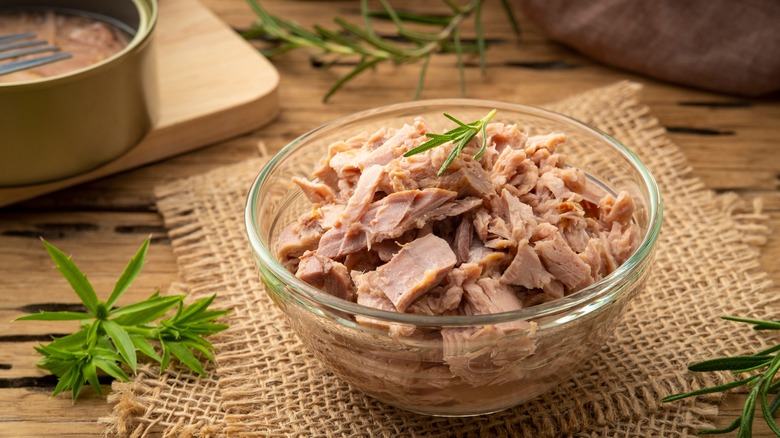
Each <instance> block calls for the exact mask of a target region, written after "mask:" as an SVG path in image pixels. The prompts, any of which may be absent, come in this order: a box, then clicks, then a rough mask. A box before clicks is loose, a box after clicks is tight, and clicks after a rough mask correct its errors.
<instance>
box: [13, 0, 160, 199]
mask: <svg viewBox="0 0 780 438" xmlns="http://www.w3.org/2000/svg"><path fill="white" fill-rule="evenodd" d="M44 9H52V10H54V11H55V12H60V13H66V14H75V15H86V16H88V17H89V16H91V17H95V18H98V19H104V20H105V21H108V22H109V23H116V24H117V25H120V26H121V27H122V28H125V29H127V30H128V31H129V32H131V35H132V37H131V40H130V42H129V44H128V45H127V46H126V47H125V48H124V49H122V50H121V51H120V52H118V53H116V54H114V55H113V56H110V57H108V58H106V59H104V60H102V61H100V62H97V63H95V64H92V65H89V66H87V67H84V68H82V69H78V70H75V71H71V72H66V73H63V74H61V75H58V76H53V77H46V78H40V79H35V80H31V81H24V82H5V83H0V187H8V186H20V185H29V184H37V183H43V182H48V181H53V180H57V179H61V178H66V177H69V176H74V175H77V174H80V173H83V172H86V171H89V170H91V169H93V168H96V167H99V166H100V165H102V164H105V163H107V162H109V161H112V160H114V159H116V158H117V157H119V156H120V155H122V154H124V153H125V152H127V151H128V150H130V149H131V148H132V147H133V146H135V145H136V144H137V143H138V142H139V141H140V140H141V139H142V138H143V137H144V135H146V134H147V133H148V132H149V130H150V129H151V128H152V126H154V123H155V121H156V118H157V80H156V66H155V56H154V48H153V34H154V28H155V25H156V22H157V3H156V1H155V0H111V1H105V0H0V13H2V12H11V11H38V10H44Z"/></svg>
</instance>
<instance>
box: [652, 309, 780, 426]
mask: <svg viewBox="0 0 780 438" xmlns="http://www.w3.org/2000/svg"><path fill="white" fill-rule="evenodd" d="M722 319H725V320H727V321H735V322H741V323H746V324H752V325H753V326H754V327H753V328H754V329H758V328H764V329H766V330H777V328H776V327H775V325H777V324H778V322H777V321H764V320H756V319H746V318H736V317H731V316H724V317H722ZM777 351H780V345H775V346H773V347H769V348H766V349H764V350H761V351H759V352H758V353H755V354H753V355H751V356H732V357H721V358H716V359H711V360H707V361H704V362H699V363H696V364H693V365H690V366H689V367H688V369H689V370H691V371H695V372H703V371H730V372H731V373H732V374H734V375H737V374H740V373H746V372H753V371H756V373H754V374H753V375H751V376H749V377H746V378H743V379H739V380H735V381H733V382H730V383H726V384H723V385H718V386H713V387H709V388H703V389H699V390H696V391H691V392H687V393H681V394H673V395H669V396H667V397H664V398H663V399H662V400H661V401H662V402H671V401H676V400H680V399H683V398H686V397H693V396H697V395H702V394H711V393H715V392H724V391H728V390H730V389H733V388H737V387H740V386H747V387H749V388H750V392H749V393H748V396H747V398H746V399H745V402H744V404H743V406H742V411H741V413H740V415H739V417H737V418H736V419H735V420H734V421H733V422H732V423H731V424H729V425H728V426H726V427H724V428H721V429H704V430H700V431H699V432H698V433H699V434H700V435H715V434H723V433H728V432H732V431H734V430H737V429H738V431H737V437H738V438H750V437H752V435H753V420H754V418H755V411H756V404H757V403H759V404H760V405H761V408H760V409H761V413H762V416H763V418H764V421H765V422H766V423H767V425H768V426H769V428H770V429H771V430H772V431H773V432H774V433H775V434H776V435H777V436H778V437H780V426H778V424H777V422H776V421H775V419H774V414H775V412H776V411H777V409H778V408H780V394H775V397H774V399H773V400H772V402H771V403H770V402H769V394H771V393H775V392H777V391H778V390H780V382H775V379H776V376H777V373H778V370H780V353H778V354H775V355H774V356H770V353H775V352H777Z"/></svg>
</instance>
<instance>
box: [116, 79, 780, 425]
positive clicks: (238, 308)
mask: <svg viewBox="0 0 780 438" xmlns="http://www.w3.org/2000/svg"><path fill="white" fill-rule="evenodd" d="M639 88H640V87H639V85H637V84H633V83H628V82H622V83H618V84H615V85H612V86H609V87H606V88H602V89H597V90H593V91H590V92H588V93H585V94H582V95H579V96H575V97H572V98H570V99H568V100H565V101H562V102H559V103H556V104H554V105H550V106H549V108H551V109H553V110H556V111H558V112H561V113H564V114H568V115H570V116H573V117H575V118H577V119H580V120H582V121H585V122H586V123H589V124H591V125H594V126H597V127H598V128H600V129H602V130H603V131H605V132H607V133H609V134H611V135H613V136H614V137H616V138H617V139H619V140H621V141H623V142H624V143H625V144H627V145H630V147H631V148H632V149H633V150H634V151H635V152H636V153H637V154H638V155H639V156H640V157H641V158H642V160H643V161H644V162H645V163H646V164H647V166H648V167H649V168H650V169H651V171H652V172H653V174H654V175H655V177H656V178H657V180H658V184H659V185H660V187H661V191H662V194H663V198H664V202H665V206H664V207H665V208H664V210H665V211H664V225H663V231H662V234H661V238H660V241H659V243H658V250H657V258H656V268H655V271H654V274H653V276H652V278H651V280H650V282H649V283H648V286H647V288H646V290H645V291H644V292H643V293H642V294H640V295H639V296H638V297H637V298H636V299H635V300H634V302H633V303H632V305H631V306H630V307H629V309H628V311H627V312H626V314H625V315H624V316H623V319H622V321H621V323H620V325H619V326H618V328H617V330H616V331H615V333H614V335H613V336H612V337H611V339H610V340H609V341H608V342H607V344H606V345H605V346H604V347H603V348H602V349H601V350H600V352H599V353H598V354H597V355H596V356H595V357H593V359H592V360H591V361H589V362H588V363H585V364H583V365H582V366H581V368H580V369H579V370H578V371H577V373H576V374H575V376H574V378H573V379H572V380H570V381H568V382H566V383H564V384H562V385H560V387H558V388H557V389H556V390H553V391H552V392H550V393H548V394H546V395H545V396H543V397H541V398H539V399H537V400H535V401H532V402H530V403H527V404H524V405H522V406H518V407H516V408H514V409H510V410H507V411H504V412H500V413H497V414H493V415H488V416H480V417H473V418H436V417H426V416H421V415H415V414H410V413H406V412H403V411H401V410H398V409H395V408H393V407H390V406H387V405H385V404H382V403H380V402H377V401H375V400H373V399H371V398H368V397H367V396H364V395H362V394H361V393H358V392H357V391H354V390H352V389H350V387H349V386H348V385H347V384H346V383H344V382H342V381H341V380H340V379H338V378H337V377H335V376H334V375H332V374H331V373H330V372H328V371H327V370H325V369H324V368H322V367H321V366H320V364H319V363H318V362H317V360H316V359H315V358H314V357H313V356H312V355H311V354H309V353H308V352H307V351H306V349H305V348H304V347H303V345H302V344H301V343H300V342H299V341H298V340H297V339H296V337H295V335H294V334H293V333H292V332H291V330H290V329H289V328H288V326H287V324H286V321H285V319H284V316H283V315H282V313H281V312H280V311H279V310H278V309H277V308H276V307H275V306H274V305H273V303H272V302H271V300H270V299H269V298H268V297H267V296H266V294H265V292H264V291H263V286H262V284H261V282H260V281H259V279H258V276H257V270H256V267H255V265H254V263H253V260H252V255H251V251H250V248H249V245H248V243H247V241H246V238H245V232H244V225H243V211H244V201H245V196H246V193H247V191H248V188H249V186H250V184H251V182H252V180H253V178H254V177H255V175H256V174H257V173H258V172H259V170H260V168H261V166H262V164H263V162H264V161H265V159H264V158H260V159H253V160H248V161H246V162H243V163H240V164H236V165H232V166H228V167H225V168H221V169H217V170H214V171H212V172H209V173H207V174H204V175H201V176H196V177H193V178H189V179H185V180H181V181H178V182H175V183H173V184H170V185H167V186H164V187H160V188H159V189H158V190H157V196H158V198H159V200H158V206H159V209H160V212H161V213H162V215H163V217H164V218H165V224H166V226H167V227H168V229H169V234H170V237H171V239H172V242H173V247H174V250H175V252H176V255H177V257H178V263H179V268H180V272H181V276H182V278H183V280H184V282H183V284H181V285H177V287H179V286H181V287H183V288H184V289H185V290H187V291H188V292H189V293H190V294H191V295H192V298H193V299H195V298H199V297H202V296H205V295H208V294H212V293H215V292H216V293H218V294H219V295H218V297H217V299H216V300H215V302H214V304H215V305H216V306H218V307H222V308H230V309H233V312H232V313H231V314H230V315H229V316H227V317H225V318H224V319H225V322H227V323H228V324H230V326H231V327H230V329H228V330H227V331H225V332H223V333H221V334H219V335H216V336H213V337H212V339H211V340H212V342H213V343H214V345H215V346H216V349H217V354H216V364H215V365H211V366H210V367H209V368H208V372H209V377H208V378H199V377H197V376H196V375H194V374H192V373H189V372H187V371H183V370H182V369H181V368H179V367H176V366H174V367H173V368H172V369H170V370H168V371H166V372H164V373H162V374H160V373H159V369H158V368H156V367H154V366H143V367H141V368H140V370H139V373H138V375H137V376H136V377H135V378H134V379H133V380H132V382H129V383H119V382H116V383H114V393H113V395H112V396H111V397H110V401H111V402H113V403H115V407H114V411H113V414H112V415H111V416H110V417H109V418H107V419H104V421H105V422H106V431H107V433H113V434H117V435H119V436H144V435H152V434H161V435H164V436H213V437H222V436H274V437H276V436H282V437H292V436H327V437H342V436H355V437H357V436H367V437H400V436H425V437H428V436H431V437H448V436H523V437H542V436H556V437H557V436H565V435H572V436H577V437H585V436H588V437H595V436H611V437H612V436H615V437H617V436H620V437H645V436H659V437H660V436H663V437H685V436H690V435H693V434H694V430H695V429H696V428H699V427H702V426H707V425H711V422H712V420H713V419H714V417H715V416H716V415H717V412H718V409H717V403H716V402H717V400H718V396H712V397H710V398H708V399H706V400H701V399H699V400H696V401H694V400H689V401H686V402H678V403H672V404H661V403H659V402H658V400H659V399H660V398H661V397H663V396H665V395H668V394H670V393H673V392H677V391H681V390H682V391H686V390H691V389H694V388H698V387H700V386H701V385H703V384H706V385H710V384H719V383H725V382H726V380H725V379H726V376H723V375H693V374H692V373H689V372H687V371H686V368H685V367H686V365H687V364H688V363H689V362H691V361H694V360H701V359H704V358H709V357H711V356H712V355H716V354H734V353H737V352H739V351H744V348H745V346H746V345H747V346H752V348H760V347H762V346H763V345H764V344H765V342H766V341H764V340H762V339H761V337H757V336H756V335H755V334H753V333H752V332H751V330H748V329H746V328H745V327H741V328H739V329H734V328H733V324H734V323H730V322H726V321H722V320H719V319H718V316H719V315H740V316H745V317H765V316H767V315H768V314H769V312H776V310H777V307H774V306H775V304H774V303H776V300H775V296H776V295H777V294H776V293H774V292H776V291H775V290H773V288H772V285H771V282H770V280H769V279H768V277H767V275H766V274H765V273H763V272H760V267H759V261H758V256H759V254H758V251H757V247H758V246H759V245H760V244H761V243H762V241H763V240H764V239H765V236H766V233H767V230H766V227H765V225H764V219H765V218H764V217H763V216H762V215H760V214H759V213H754V212H745V213H738V210H737V206H738V200H737V199H736V197H735V196H728V195H727V196H717V195H715V194H714V193H713V192H712V191H710V190H707V189H705V188H704V186H703V185H702V183H701V181H699V180H698V179H696V178H694V177H693V176H692V175H691V170H690V168H689V166H688V163H687V161H686V159H685V157H684V156H683V154H682V153H681V151H680V149H679V148H678V147H677V146H676V145H674V144H673V143H672V142H671V141H670V140H669V139H668V138H667V137H666V135H665V133H664V130H663V128H662V127H660V126H659V124H658V122H657V120H656V119H655V118H654V117H653V116H652V115H651V114H650V112H649V110H648V108H647V107H646V106H644V105H642V104H640V103H639V102H638V101H637V93H638V90H639ZM770 306H773V307H772V308H771V309H770V308H769V307H770ZM775 315H776V314H775Z"/></svg>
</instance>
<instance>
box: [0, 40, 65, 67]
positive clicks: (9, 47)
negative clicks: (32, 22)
mask: <svg viewBox="0 0 780 438" xmlns="http://www.w3.org/2000/svg"><path fill="white" fill-rule="evenodd" d="M34 38H35V34H34V33H17V34H13V35H4V36H0V61H3V60H6V59H12V58H16V57H17V56H25V55H33V54H35V53H45V52H58V53H55V54H53V55H46V56H40V57H37V58H32V59H25V60H21V61H13V62H7V63H0V75H5V74H8V73H13V72H16V71H20V70H27V69H29V68H33V67H38V66H39V65H44V64H49V63H52V62H57V61H61V60H63V59H68V58H70V57H72V56H73V55H72V54H70V53H69V52H60V48H59V47H57V46H53V45H50V44H49V43H48V42H47V41H44V40H36V39H34Z"/></svg>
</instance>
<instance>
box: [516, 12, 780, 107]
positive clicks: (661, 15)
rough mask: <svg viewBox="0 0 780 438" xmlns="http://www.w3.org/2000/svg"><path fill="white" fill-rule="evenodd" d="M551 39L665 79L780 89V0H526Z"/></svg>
mask: <svg viewBox="0 0 780 438" xmlns="http://www.w3.org/2000/svg"><path fill="white" fill-rule="evenodd" d="M520 6H521V8H522V10H523V13H524V14H525V15H526V16H527V17H528V18H529V19H530V20H531V21H533V22H534V23H535V24H536V25H537V26H539V27H540V28H541V30H542V31H543V32H544V33H545V34H546V35H547V36H548V37H549V38H551V39H553V40H555V41H559V42H562V43H564V44H566V45H568V46H571V47H573V48H574V49H576V50H577V51H579V52H581V53H583V54H585V55H587V56H590V57H592V58H594V59H596V60H599V61H601V62H604V63H606V64H610V65H613V66H617V67H622V68H625V69H627V70H631V71H634V72H638V73H643V74H646V75H648V76H652V77H656V78H659V79H663V80H667V81H671V82H676V83H679V84H684V85H690V86H693V87H698V88H704V89H708V90H713V91H720V92H725V93H735V94H742V95H748V96H757V95H761V94H766V93H769V92H772V91H777V90H780V24H778V23H780V1H777V0H741V1H732V0H686V1H679V0H655V1H632V0H596V1H569V0H520Z"/></svg>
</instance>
